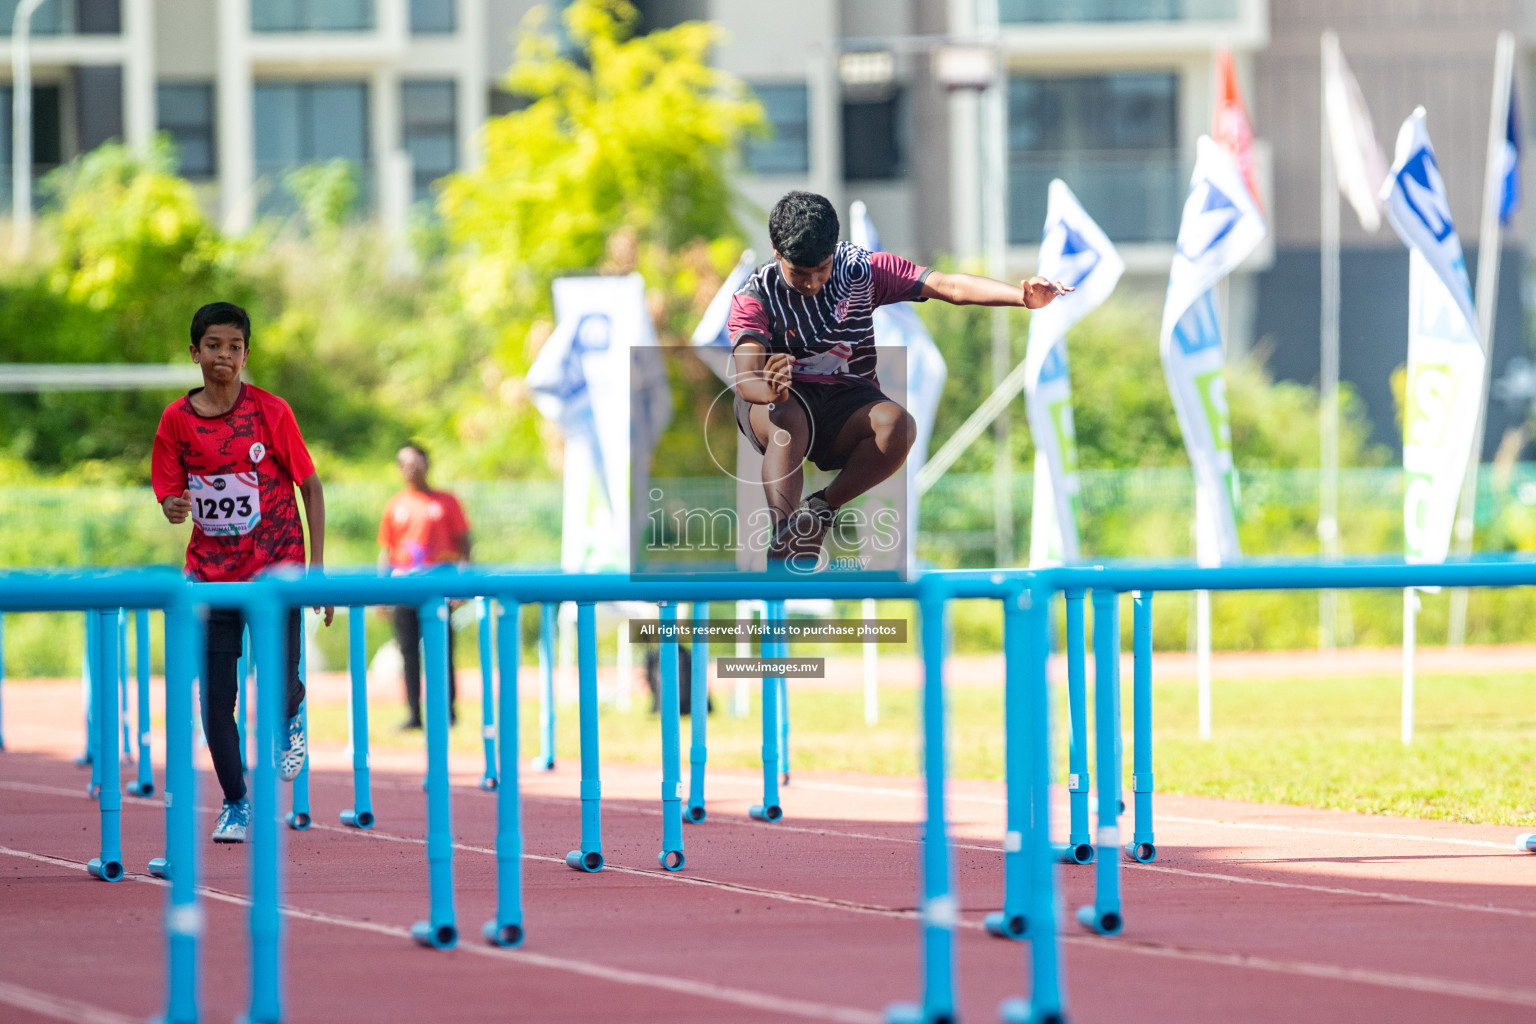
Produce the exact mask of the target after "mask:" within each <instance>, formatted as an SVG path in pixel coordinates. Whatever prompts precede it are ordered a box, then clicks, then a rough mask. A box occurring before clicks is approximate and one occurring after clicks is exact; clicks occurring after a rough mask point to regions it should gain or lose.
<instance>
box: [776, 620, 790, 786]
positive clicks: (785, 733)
mask: <svg viewBox="0 0 1536 1024" xmlns="http://www.w3.org/2000/svg"><path fill="white" fill-rule="evenodd" d="M779 657H781V658H787V657H789V642H788V641H785V642H784V644H783V646H782V647H781V648H780V650H779ZM776 689H777V690H778V694H779V696H778V701H779V783H780V784H781V785H785V786H787V785H789V680H787V679H780V680H779V685H778V686H777V687H776Z"/></svg>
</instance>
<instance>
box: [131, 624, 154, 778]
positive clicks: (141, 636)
mask: <svg viewBox="0 0 1536 1024" xmlns="http://www.w3.org/2000/svg"><path fill="white" fill-rule="evenodd" d="M133 654H134V663H135V664H134V668H135V672H134V676H135V678H136V680H137V682H138V719H137V721H138V727H139V756H138V762H139V777H138V778H137V779H135V780H134V781H133V782H131V783H130V784H129V785H128V792H130V793H132V794H133V795H134V796H152V795H154V792H155V769H154V765H152V764H151V763H150V759H149V747H150V736H149V609H148V608H136V609H134V612H133Z"/></svg>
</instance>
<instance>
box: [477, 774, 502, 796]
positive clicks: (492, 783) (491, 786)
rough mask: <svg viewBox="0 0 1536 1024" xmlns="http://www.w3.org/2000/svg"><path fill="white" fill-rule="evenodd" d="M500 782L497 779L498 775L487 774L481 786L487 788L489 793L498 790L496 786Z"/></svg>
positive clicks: (481, 781)
mask: <svg viewBox="0 0 1536 1024" xmlns="http://www.w3.org/2000/svg"><path fill="white" fill-rule="evenodd" d="M500 784H501V783H500V782H498V781H497V780H496V776H494V775H487V776H486V777H485V778H483V779H481V780H480V788H481V789H483V790H485V791H486V792H487V793H494V792H496V787H497V786H499V785H500Z"/></svg>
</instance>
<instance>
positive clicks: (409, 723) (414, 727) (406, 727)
mask: <svg viewBox="0 0 1536 1024" xmlns="http://www.w3.org/2000/svg"><path fill="white" fill-rule="evenodd" d="M399 731H400V732H421V719H419V718H407V719H406V720H405V721H403V722H401V723H400V729H399Z"/></svg>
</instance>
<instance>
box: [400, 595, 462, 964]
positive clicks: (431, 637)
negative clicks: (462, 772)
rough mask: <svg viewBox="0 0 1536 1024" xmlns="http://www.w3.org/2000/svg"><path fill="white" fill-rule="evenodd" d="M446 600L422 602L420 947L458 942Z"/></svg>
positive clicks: (415, 928) (416, 934)
mask: <svg viewBox="0 0 1536 1024" xmlns="http://www.w3.org/2000/svg"><path fill="white" fill-rule="evenodd" d="M451 640H452V637H451V634H450V633H449V630H448V603H447V602H446V601H444V600H443V599H442V598H440V597H439V598H432V599H431V600H428V601H426V602H424V603H423V604H422V606H421V643H422V660H423V661H424V662H425V663H426V666H425V672H424V675H425V676H426V684H427V870H428V878H429V883H430V887H431V896H432V906H431V919H430V920H428V921H417V922H416V923H415V924H413V925H411V937H412V938H413V939H415V940H416V942H417V943H418V944H420V945H423V946H431V947H433V948H435V949H452V948H453V947H454V945H455V944H457V943H458V941H459V930H458V927H457V926H456V925H455V924H454V914H453V821H452V818H451V813H450V812H451V808H450V804H449V801H450V797H451V795H452V794H451V791H450V786H449V781H448V644H449V643H450V642H451Z"/></svg>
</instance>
